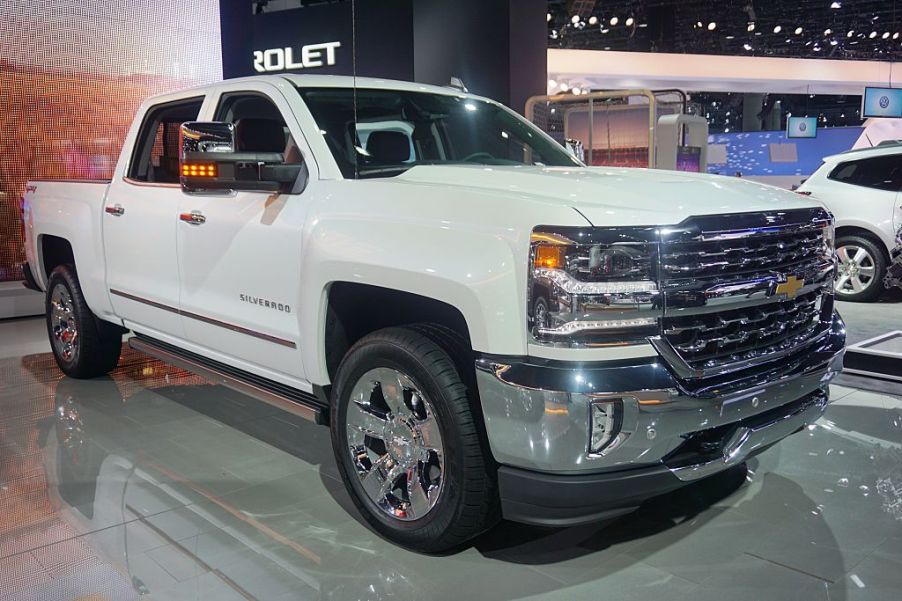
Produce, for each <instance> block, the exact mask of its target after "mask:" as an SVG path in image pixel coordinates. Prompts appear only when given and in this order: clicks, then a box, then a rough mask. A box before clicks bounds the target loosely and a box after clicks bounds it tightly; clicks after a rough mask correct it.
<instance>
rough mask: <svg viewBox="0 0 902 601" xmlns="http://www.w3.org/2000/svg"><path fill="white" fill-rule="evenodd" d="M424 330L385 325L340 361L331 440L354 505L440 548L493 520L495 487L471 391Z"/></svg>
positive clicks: (430, 548) (395, 536) (408, 538)
mask: <svg viewBox="0 0 902 601" xmlns="http://www.w3.org/2000/svg"><path fill="white" fill-rule="evenodd" d="M435 331H436V330H435V329H430V328H428V327H427V328H420V329H417V328H387V329H385V330H380V331H378V332H374V333H372V334H370V335H368V336H366V337H364V338H363V339H362V340H360V341H359V342H358V343H357V344H355V345H354V346H353V347H352V348H351V350H350V351H348V353H347V355H346V356H345V358H344V359H343V361H342V363H341V366H340V367H339V370H338V374H337V377H336V381H335V390H334V396H333V403H332V415H331V418H332V419H331V429H332V443H333V449H334V451H335V457H336V460H337V462H338V466H339V470H340V472H341V475H342V479H343V480H344V483H345V486H346V487H347V488H348V490H349V492H350V494H351V498H352V499H353V501H354V504H355V505H356V506H357V508H358V509H359V510H360V512H361V514H362V515H363V517H364V518H365V519H366V521H367V522H368V523H369V524H370V525H371V526H372V527H373V528H374V529H375V530H376V531H377V532H379V533H380V534H382V535H383V536H385V537H386V538H388V539H390V540H392V541H393V542H396V543H398V544H400V545H402V546H405V547H408V548H411V549H414V550H417V551H422V552H440V551H446V550H448V549H451V548H453V547H456V546H458V545H460V544H462V543H464V542H466V541H467V540H469V539H471V538H473V537H474V536H476V535H477V534H479V533H480V532H482V531H484V530H486V529H488V528H489V527H491V526H492V525H493V523H494V521H495V519H496V518H495V517H494V516H495V514H496V511H495V507H496V503H497V493H496V490H495V475H494V472H493V469H492V467H491V461H490V459H489V457H488V455H487V452H486V449H484V447H483V445H482V443H481V441H480V437H479V431H478V425H477V423H476V420H475V419H474V415H473V408H474V407H473V404H472V403H471V401H472V396H471V395H472V392H471V391H470V390H469V389H468V388H467V386H466V384H465V383H464V378H463V377H462V374H461V373H460V372H459V369H458V367H457V366H456V365H455V362H454V361H453V360H452V358H451V356H450V355H449V354H448V352H447V351H446V350H445V348H443V346H442V345H441V344H440V341H439V340H438V339H437V337H435V336H429V335H428V334H429V333H434V332H435Z"/></svg>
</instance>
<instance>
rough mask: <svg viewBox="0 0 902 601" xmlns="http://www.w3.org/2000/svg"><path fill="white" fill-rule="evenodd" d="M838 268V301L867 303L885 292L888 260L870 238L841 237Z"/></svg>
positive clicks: (837, 244)
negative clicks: (884, 281) (884, 278)
mask: <svg viewBox="0 0 902 601" xmlns="http://www.w3.org/2000/svg"><path fill="white" fill-rule="evenodd" d="M836 256H837V258H838V259H839V265H838V267H837V271H836V280H835V281H834V283H833V288H834V290H835V291H836V298H837V300H844V301H854V302H867V301H873V300H876V299H877V297H879V296H880V295H881V294H882V293H883V290H884V286H883V277H884V275H886V257H885V256H884V254H883V252H882V251H881V249H880V248H879V247H878V246H877V245H876V244H875V243H874V242H872V241H871V240H870V239H869V238H865V237H863V236H842V237H840V238H839V239H838V240H837V241H836Z"/></svg>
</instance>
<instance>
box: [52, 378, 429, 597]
mask: <svg viewBox="0 0 902 601" xmlns="http://www.w3.org/2000/svg"><path fill="white" fill-rule="evenodd" d="M161 367H162V369H164V370H168V371H169V372H173V371H174V370H172V368H167V367H165V366H162V365H161ZM155 368H156V365H154V364H151V365H149V366H148V367H145V368H142V369H143V370H144V371H145V372H146V371H147V370H151V372H150V373H152V370H153V369H155ZM183 380H188V382H185V383H183ZM191 380H196V378H195V377H194V376H191V375H188V374H185V373H183V372H178V373H169V375H168V376H167V377H165V378H164V379H163V382H161V383H162V386H158V387H156V388H152V389H143V388H142V389H138V390H137V391H135V390H134V387H133V384H134V382H133V381H125V382H122V381H120V382H117V381H115V380H110V379H103V380H94V381H76V380H70V379H67V378H63V379H62V380H60V381H59V383H58V385H57V388H56V393H55V404H56V412H55V416H54V419H53V427H52V429H51V431H50V433H49V436H48V438H47V443H46V445H45V449H44V453H45V459H44V461H45V465H46V466H47V469H48V472H50V474H49V476H50V478H49V479H50V481H51V485H50V487H49V488H50V495H51V498H52V500H53V502H54V505H56V506H58V507H59V508H60V514H61V515H64V516H66V519H68V520H69V521H70V522H71V525H72V526H73V530H74V531H75V532H77V533H89V534H86V535H84V536H82V537H81V539H86V540H87V541H88V542H89V543H90V551H91V552H92V553H91V554H93V555H95V556H96V559H94V560H93V561H91V563H94V564H97V563H101V564H108V565H109V566H110V568H111V569H109V570H108V571H109V572H110V573H118V574H120V575H121V574H126V575H127V576H128V579H129V580H130V582H131V587H132V588H133V591H134V594H136V595H147V594H150V595H151V596H152V597H157V595H155V594H154V593H157V594H159V595H160V597H159V598H169V597H171V596H173V595H174V594H175V592H176V590H178V589H179V588H185V589H186V590H185V591H183V592H190V591H194V593H193V594H194V595H198V596H197V598H204V597H207V596H208V595H210V594H212V593H213V592H215V591H220V590H223V591H224V589H226V588H227V589H231V592H232V593H233V594H232V595H230V596H234V593H238V595H240V596H242V597H245V598H248V599H253V598H271V597H272V594H273V592H277V591H279V590H281V591H283V592H286V593H287V592H289V591H292V590H293V591H295V592H298V593H299V596H300V597H303V598H310V597H313V598H329V599H331V598H350V597H353V598H357V597H358V596H359V594H362V593H365V595H364V596H365V597H366V598H371V599H372V598H377V599H378V598H384V597H385V598H394V597H397V596H399V595H401V596H405V597H409V598H415V595H412V594H411V593H412V591H413V587H412V585H411V583H409V582H408V580H407V578H406V577H405V576H404V575H402V574H400V573H399V572H398V571H396V570H393V569H392V568H391V566H390V562H388V564H387V565H386V566H385V567H378V568H377V570H376V572H375V573H374V572H373V568H374V567H377V566H375V565H373V555H374V554H375V551H374V550H373V549H371V548H367V547H366V546H359V541H357V542H356V543H355V541H352V540H349V539H347V540H346V539H345V538H343V536H342V534H341V533H340V532H337V531H336V530H333V529H331V528H330V527H329V526H328V525H327V524H325V523H323V522H322V521H318V520H316V519H313V518H312V517H311V516H310V515H307V514H306V513H305V511H304V508H305V506H304V503H302V502H300V501H299V502H298V503H297V504H296V505H295V506H294V507H291V506H284V507H274V506H273V504H272V503H270V502H268V501H269V499H262V498H261V499H245V500H244V501H245V502H238V503H235V502H233V501H231V500H230V499H229V498H228V497H229V495H228V494H227V493H228V492H232V491H230V490H229V489H235V488H237V489H238V490H240V489H241V487H242V486H247V484H248V483H247V482H246V481H244V480H241V479H240V478H235V477H230V474H229V472H228V471H227V470H219V472H218V473H208V474H206V475H205V476H204V475H203V474H201V475H200V477H198V474H196V473H192V471H193V470H192V458H191V457H184V458H183V459H184V461H183V462H176V461H173V460H172V455H171V454H169V453H168V452H167V451H166V450H165V445H164V446H162V447H160V446H155V445H153V444H149V445H148V444H145V441H146V440H148V438H147V436H148V431H147V430H154V428H178V425H177V424H169V423H160V424H157V425H156V426H154V425H150V426H149V427H148V422H150V423H152V420H148V416H149V412H148V411H147V408H148V406H151V407H152V406H154V405H157V406H159V405H160V404H161V402H165V403H166V404H167V405H169V404H170V403H171V402H173V401H174V402H175V403H177V404H179V405H181V406H183V407H185V406H190V405H192V404H200V405H203V406H204V408H205V411H206V412H208V413H214V414H219V413H223V414H224V416H227V417H228V419H229V421H231V422H233V424H232V425H233V426H234V427H235V428H237V429H232V428H226V427H223V428H221V430H222V437H223V442H224V443H225V444H226V445H228V444H234V445H236V446H237V445H241V444H246V442H247V441H246V440H245V441H242V440H239V439H246V438H247V437H246V436H245V435H244V434H243V433H242V432H240V431H239V430H240V429H242V426H243V429H244V430H249V431H253V430H259V429H260V426H261V424H259V423H258V424H256V425H255V424H254V423H253V422H255V421H259V420H260V418H261V414H260V411H263V412H264V413H269V414H271V413H272V410H271V409H269V408H263V407H259V406H258V404H256V403H254V402H253V401H250V400H249V399H248V400H247V402H249V403H254V405H255V407H250V406H245V407H244V411H243V412H242V411H237V412H236V411H235V409H234V407H229V405H233V404H234V403H236V402H238V403H242V402H245V400H244V399H243V398H236V397H240V395H236V394H235V393H233V392H231V391H228V390H227V389H223V388H221V387H218V386H212V385H206V384H199V383H196V382H192V381H191ZM123 389H124V392H125V394H123ZM130 389H131V390H130ZM126 395H128V396H127V397H126ZM217 406H218V407H219V409H218V410H217ZM168 409H171V407H168ZM176 413H178V410H176ZM286 415H287V414H286ZM288 418H289V419H290V416H288ZM217 419H218V416H217ZM266 421H267V422H268V423H269V424H272V422H271V421H269V420H266ZM310 429H311V430H313V426H310ZM291 431H292V432H293V433H295V434H296V433H297V428H295V427H293V428H291ZM259 433H261V432H258V434H259ZM270 434H274V436H269V437H265V436H264V437H263V440H266V443H269V444H272V445H273V446H276V447H280V446H282V447H286V446H291V445H292V441H290V440H288V437H287V436H280V435H279V433H278V432H273V431H270ZM130 438H131V439H132V440H133V441H134V442H135V443H136V444H134V445H132V444H128V441H129V439H130ZM302 443H303V444H302ZM252 444H260V443H258V442H254V443H252ZM293 445H294V446H296V447H297V449H301V450H303V449H306V452H307V454H308V455H309V454H310V444H309V440H308V441H307V442H304V441H299V440H294V441H293ZM318 446H320V447H323V448H324V449H325V450H326V451H330V449H329V447H328V445H327V444H326V445H325V446H323V445H318ZM117 450H118V451H119V452H116V451H117ZM311 459H312V458H311ZM295 461H296V462H297V463H298V464H299V467H300V468H301V469H302V470H303V469H304V468H306V467H309V466H307V465H306V464H305V461H304V459H301V458H296V459H295ZM198 463H199V464H200V463H202V462H200V461H199V462H198ZM194 467H197V468H200V467H201V466H200V465H196V466H194ZM182 470H183V471H184V472H186V473H182ZM206 470H208V466H206V465H204V466H203V471H206ZM306 472H307V473H306V474H305V475H306V477H311V478H316V479H317V480H319V479H320V478H322V479H329V478H330V477H329V476H320V475H319V474H317V473H316V471H315V470H306ZM53 483H55V486H54V485H53ZM332 484H334V486H335V488H339V483H338V481H335V482H334V483H332V482H329V483H328V485H329V486H331V485H332ZM256 509H259V511H256ZM273 509H275V511H273ZM339 511H344V509H340V508H339ZM335 554H341V561H340V562H339V563H336V562H334V561H332V560H331V556H333V555H335ZM357 562H365V563H367V564H368V565H367V570H366V571H363V572H359V571H355V570H348V569H347V567H348V565H349V564H351V565H353V564H355V563H357ZM377 563H378V562H377ZM161 568H162V569H161ZM333 569H334V570H337V571H336V572H333V571H332V570H333ZM182 584H184V587H182V586H180V585H182ZM198 586H200V587H201V589H202V590H203V592H200V593H199V591H198V588H197V587H198ZM117 589H118V592H117V593H116V598H120V596H121V595H122V593H123V592H124V591H123V590H122V588H121V587H117ZM301 591H306V592H305V593H303V594H300V592H301ZM198 593H199V594H198ZM130 596H132V595H126V596H125V597H122V598H128V597H130Z"/></svg>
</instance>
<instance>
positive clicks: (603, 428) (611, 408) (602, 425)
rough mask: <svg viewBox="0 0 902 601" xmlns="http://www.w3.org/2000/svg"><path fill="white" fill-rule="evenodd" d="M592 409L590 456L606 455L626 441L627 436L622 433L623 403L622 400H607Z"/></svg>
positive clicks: (594, 405)
mask: <svg viewBox="0 0 902 601" xmlns="http://www.w3.org/2000/svg"><path fill="white" fill-rule="evenodd" d="M590 407H591V408H590V413H589V415H590V430H589V455H604V454H606V453H608V452H610V451H612V450H614V449H615V448H617V447H618V446H620V444H621V443H622V442H623V441H624V440H626V434H625V433H622V432H621V431H620V428H621V425H622V422H623V403H622V401H621V400H620V399H605V400H604V401H595V402H593V403H592V404H591V405H590Z"/></svg>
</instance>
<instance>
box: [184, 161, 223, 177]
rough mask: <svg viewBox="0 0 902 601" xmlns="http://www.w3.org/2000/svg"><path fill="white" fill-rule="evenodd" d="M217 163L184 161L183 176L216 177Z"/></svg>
mask: <svg viewBox="0 0 902 601" xmlns="http://www.w3.org/2000/svg"><path fill="white" fill-rule="evenodd" d="M217 172H218V171H217V169H216V163H182V176H183V177H216V175H217Z"/></svg>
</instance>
